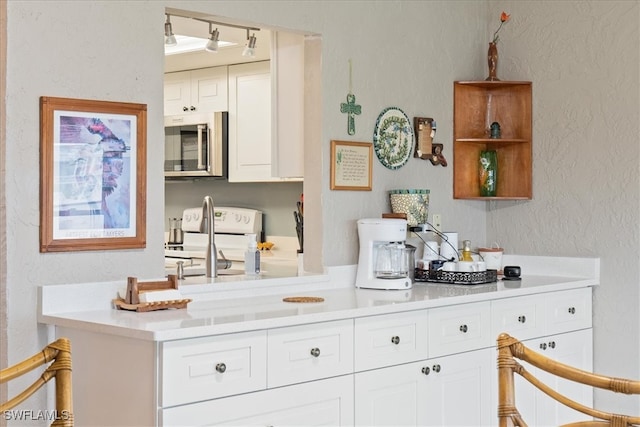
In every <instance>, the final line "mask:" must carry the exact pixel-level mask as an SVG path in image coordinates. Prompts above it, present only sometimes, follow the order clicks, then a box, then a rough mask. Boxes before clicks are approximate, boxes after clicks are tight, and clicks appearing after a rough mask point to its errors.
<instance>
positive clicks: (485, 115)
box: [453, 81, 532, 200]
mask: <svg viewBox="0 0 640 427" xmlns="http://www.w3.org/2000/svg"><path fill="white" fill-rule="evenodd" d="M531 105H532V84H531V82H522V81H456V82H454V85H453V138H454V140H453V159H454V161H453V197H454V199H482V200H505V199H520V200H529V199H531V197H532V123H531V121H532V116H531ZM493 122H498V123H499V124H500V128H501V137H500V138H490V137H489V128H490V126H491V123H493ZM483 150H495V151H496V152H497V155H498V177H497V194H496V196H495V197H482V196H481V195H480V182H479V174H480V166H479V157H480V152H481V151H483Z"/></svg>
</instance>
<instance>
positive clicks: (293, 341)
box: [267, 319, 353, 388]
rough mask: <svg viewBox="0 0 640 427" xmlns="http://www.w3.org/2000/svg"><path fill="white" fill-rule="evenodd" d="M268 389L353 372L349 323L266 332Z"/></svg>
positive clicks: (351, 332) (351, 328)
mask: <svg viewBox="0 0 640 427" xmlns="http://www.w3.org/2000/svg"><path fill="white" fill-rule="evenodd" d="M267 346H268V349H269V350H268V354H267V372H269V378H268V386H269V388H273V387H279V386H283V385H287V384H295V383H299V382H303V381H312V380H317V379H321V378H328V377H332V376H338V375H345V374H351V373H352V372H353V321H352V320H350V319H349V320H339V321H335V322H327V323H320V324H311V325H301V326H291V327H287V328H277V329H271V330H269V331H268V344H267Z"/></svg>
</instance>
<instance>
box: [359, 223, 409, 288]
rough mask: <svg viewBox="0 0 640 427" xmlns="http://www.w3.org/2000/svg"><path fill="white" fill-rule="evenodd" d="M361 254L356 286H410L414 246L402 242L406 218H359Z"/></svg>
mask: <svg viewBox="0 0 640 427" xmlns="http://www.w3.org/2000/svg"><path fill="white" fill-rule="evenodd" d="M358 237H359V242H360V254H359V257H358V271H357V274H356V287H358V288H368V289H410V288H411V286H412V276H413V269H414V266H415V264H414V263H415V247H413V246H410V245H409V246H408V245H405V240H406V237H407V220H405V219H396V218H373V219H360V220H358Z"/></svg>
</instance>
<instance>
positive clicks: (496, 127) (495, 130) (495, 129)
mask: <svg viewBox="0 0 640 427" xmlns="http://www.w3.org/2000/svg"><path fill="white" fill-rule="evenodd" d="M490 135H491V138H494V139H497V138H500V137H501V134H500V123H498V122H493V123H491V134H490Z"/></svg>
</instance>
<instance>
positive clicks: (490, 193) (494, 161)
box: [480, 150, 498, 197]
mask: <svg viewBox="0 0 640 427" xmlns="http://www.w3.org/2000/svg"><path fill="white" fill-rule="evenodd" d="M497 184H498V153H496V151H495V150H483V151H481V152H480V195H481V196H484V197H495V195H496V189H497Z"/></svg>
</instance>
